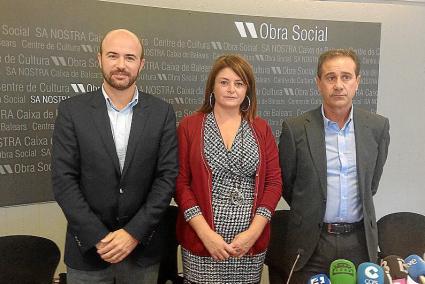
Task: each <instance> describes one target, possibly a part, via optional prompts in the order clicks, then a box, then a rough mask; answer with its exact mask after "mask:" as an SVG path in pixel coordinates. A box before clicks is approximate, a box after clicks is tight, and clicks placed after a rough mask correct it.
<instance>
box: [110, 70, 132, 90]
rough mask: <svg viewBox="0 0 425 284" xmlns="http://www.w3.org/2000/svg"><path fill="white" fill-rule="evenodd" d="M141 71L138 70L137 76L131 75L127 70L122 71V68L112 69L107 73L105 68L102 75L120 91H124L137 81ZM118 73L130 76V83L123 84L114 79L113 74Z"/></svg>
mask: <svg viewBox="0 0 425 284" xmlns="http://www.w3.org/2000/svg"><path fill="white" fill-rule="evenodd" d="M139 73H140V71H139V72H137V75H136V76H131V74H130V73H128V72H126V71H120V70H116V71H112V72H111V73H109V74H106V73H105V72H104V71H103V70H102V75H103V78H104V79H105V81H106V82H107V83H108V84H109V85H110V86H111V87H113V88H115V89H117V90H120V91H124V90H126V89H128V88H130V87H131V86H132V85H133V84H134V82H136V80H137V78H138V77H139ZM117 74H123V75H125V76H127V77H128V83H127V84H122V83H120V82H118V81H117V80H114V79H112V76H113V75H117Z"/></svg>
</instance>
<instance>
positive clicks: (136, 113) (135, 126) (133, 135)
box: [122, 91, 150, 177]
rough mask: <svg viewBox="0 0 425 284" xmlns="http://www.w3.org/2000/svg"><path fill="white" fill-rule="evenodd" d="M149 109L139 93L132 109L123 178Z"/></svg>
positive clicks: (142, 95)
mask: <svg viewBox="0 0 425 284" xmlns="http://www.w3.org/2000/svg"><path fill="white" fill-rule="evenodd" d="M149 112H150V107H149V100H148V99H147V97H146V96H145V95H144V94H143V93H142V92H140V91H139V100H138V103H137V104H136V105H135V106H134V108H133V118H132V120H131V130H130V136H129V138H128V145H127V152H126V154H125V162H124V168H123V171H122V176H123V177H124V175H125V173H126V171H127V169H128V167H129V165H130V163H131V161H132V160H133V157H134V152H135V151H136V148H137V145H138V144H139V140H140V139H141V137H142V133H143V130H144V128H145V126H146V121H147V118H148V117H149Z"/></svg>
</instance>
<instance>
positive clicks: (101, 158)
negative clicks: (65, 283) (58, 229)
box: [52, 89, 178, 270]
mask: <svg viewBox="0 0 425 284" xmlns="http://www.w3.org/2000/svg"><path fill="white" fill-rule="evenodd" d="M52 153H53V154H52V155H53V157H52V165H53V169H52V184H53V192H54V195H55V198H56V201H57V202H58V204H59V206H60V207H61V208H62V210H63V212H64V214H65V216H66V219H67V221H68V227H67V233H66V243H65V263H66V264H67V265H68V266H69V267H71V268H74V269H79V270H99V269H103V268H105V267H107V266H108V263H107V262H104V261H103V260H102V259H101V258H100V257H99V256H98V254H97V253H96V248H95V245H96V244H97V243H98V242H99V241H100V240H101V239H102V238H103V237H105V236H106V235H107V234H108V233H109V232H111V231H114V230H117V229H120V228H123V229H125V230H126V231H127V232H128V233H130V234H131V235H132V236H133V237H135V238H136V239H138V240H139V241H140V244H139V245H138V246H137V247H136V249H135V250H134V251H133V252H132V253H131V254H130V256H129V257H133V258H135V260H136V261H137V262H138V263H140V264H141V265H150V264H153V263H156V262H158V261H159V258H160V255H161V245H162V239H163V237H164V236H163V233H161V232H163V231H164V230H165V228H162V226H161V223H162V222H161V218H162V216H163V213H164V212H165V210H166V209H167V207H168V205H169V203H170V200H171V197H172V195H173V193H174V189H175V178H176V176H177V173H178V164H177V138H176V120H175V114H174V111H173V108H172V106H171V105H169V104H167V103H165V102H164V101H162V100H160V99H158V98H155V97H153V96H151V95H148V94H146V93H142V92H139V100H138V103H137V105H136V106H134V108H133V118H132V124H131V130H130V136H129V140H128V146H127V154H126V158H125V163H124V168H123V171H122V173H121V171H120V166H119V161H118V156H117V153H116V149H115V143H114V140H113V136H112V132H111V125H110V120H109V116H108V113H107V108H106V103H105V98H104V96H103V94H102V91H101V89H99V90H98V91H95V92H91V93H87V94H83V95H78V96H75V97H72V98H70V99H68V100H65V101H63V102H61V103H60V105H59V112H58V117H57V119H56V124H55V129H54V133H53V151H52Z"/></svg>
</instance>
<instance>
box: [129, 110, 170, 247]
mask: <svg viewBox="0 0 425 284" xmlns="http://www.w3.org/2000/svg"><path fill="white" fill-rule="evenodd" d="M158 131H161V138H160V145H159V150H158V155H157V161H156V169H155V178H154V180H153V182H152V187H151V189H150V191H149V194H148V197H147V200H146V202H145V203H144V204H143V205H142V206H141V207H140V209H139V210H138V211H137V213H136V214H135V215H134V216H133V218H132V219H131V220H130V221H129V222H128V223H127V224H126V225H125V226H124V228H123V229H124V230H125V231H127V232H128V233H129V234H130V235H132V236H133V237H135V238H136V239H138V240H139V241H140V242H141V243H142V244H143V245H145V246H146V245H147V244H148V243H149V241H150V240H151V238H152V235H153V233H154V230H155V228H156V227H157V225H158V223H159V221H160V220H161V217H162V215H163V213H164V212H165V211H166V209H167V207H168V205H169V204H170V201H171V198H172V196H173V194H174V190H175V183H176V176H177V172H178V160H177V140H176V116H175V113H174V110H173V108H172V106H171V105H168V109H167V110H166V115H165V119H164V123H163V125H162V128H160V129H159V130H158Z"/></svg>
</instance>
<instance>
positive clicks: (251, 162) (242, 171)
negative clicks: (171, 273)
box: [182, 113, 271, 283]
mask: <svg viewBox="0 0 425 284" xmlns="http://www.w3.org/2000/svg"><path fill="white" fill-rule="evenodd" d="M242 133H243V134H242ZM242 144H243V145H242ZM204 153H205V158H206V161H207V163H208V165H209V167H210V169H211V171H212V207H213V213H214V225H215V231H216V232H217V233H218V234H219V235H221V236H222V237H223V239H224V240H225V241H226V242H227V243H230V242H231V241H232V240H233V238H234V237H235V236H236V235H237V234H239V233H241V232H243V231H245V230H246V229H248V227H249V225H250V222H251V214H252V207H253V204H254V193H255V174H256V170H257V166H258V163H259V152H258V146H257V143H256V140H255V137H254V134H253V133H252V130H251V127H250V126H249V125H248V123H247V121H245V120H243V121H242V123H241V126H240V127H239V130H238V132H237V134H236V137H235V139H234V142H233V145H232V147H231V149H230V150H227V149H226V147H225V145H224V143H223V141H222V138H221V134H220V130H219V128H218V126H217V123H216V122H215V118H214V115H213V113H209V114H208V115H207V118H206V122H205V129H204ZM235 197H236V198H235ZM184 214H185V219H186V220H187V221H189V220H190V219H191V218H193V217H194V216H197V215H199V214H202V212H201V210H200V208H199V207H198V206H195V207H192V208H189V209H188V210H186V211H185V212H184ZM256 214H260V215H262V216H265V217H266V218H268V219H270V218H271V212H270V211H269V210H268V209H266V208H264V207H260V208H258V209H257V210H256ZM182 254H183V269H184V276H185V283H259V282H260V278H261V271H262V267H263V263H264V258H265V254H266V253H265V252H263V253H260V254H257V255H249V256H248V255H246V256H244V257H242V258H233V257H230V258H229V259H227V260H225V261H216V260H214V259H213V258H212V257H203V256H197V255H194V254H192V253H191V252H190V251H188V250H186V249H183V250H182Z"/></svg>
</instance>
